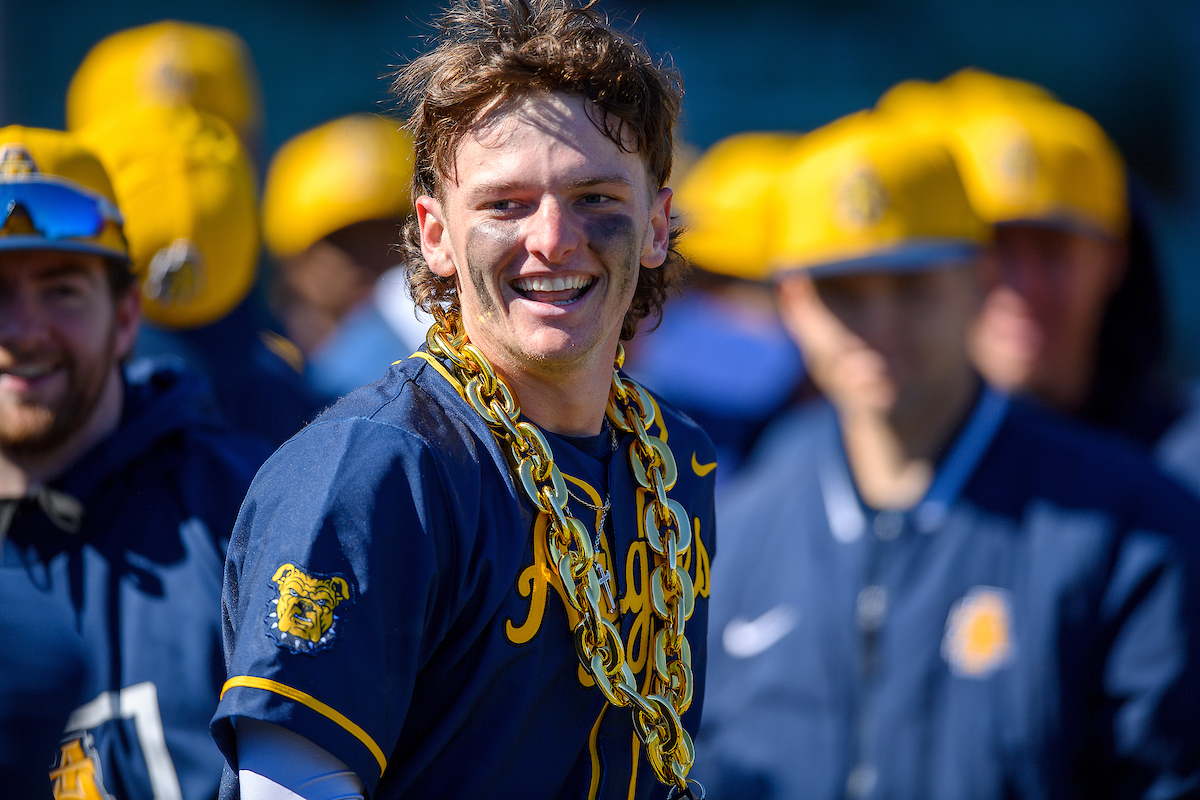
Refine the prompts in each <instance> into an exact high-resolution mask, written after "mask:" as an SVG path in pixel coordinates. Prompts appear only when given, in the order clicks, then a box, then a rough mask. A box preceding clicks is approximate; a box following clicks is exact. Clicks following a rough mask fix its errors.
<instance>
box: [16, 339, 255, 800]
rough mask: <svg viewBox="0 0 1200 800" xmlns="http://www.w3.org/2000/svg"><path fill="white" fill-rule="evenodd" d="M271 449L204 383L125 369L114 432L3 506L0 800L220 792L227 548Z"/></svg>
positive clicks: (192, 796)
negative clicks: (225, 418)
mask: <svg viewBox="0 0 1200 800" xmlns="http://www.w3.org/2000/svg"><path fill="white" fill-rule="evenodd" d="M269 452H270V451H269V448H268V447H267V445H266V444H265V443H262V442H259V441H258V440H257V439H251V438H248V437H245V436H243V435H241V434H235V433H233V432H230V431H228V430H227V429H226V428H225V427H224V426H223V425H221V424H220V423H218V422H217V421H216V418H215V416H214V415H213V412H212V401H211V399H210V397H209V395H208V394H207V389H206V388H205V387H204V386H203V385H202V384H201V382H200V379H199V378H198V377H196V376H194V375H191V374H189V373H186V372H181V371H177V370H175V369H169V368H157V369H154V370H151V367H150V365H149V364H148V362H144V361H143V362H135V363H134V364H133V365H132V366H131V367H129V368H127V370H126V384H125V402H124V406H123V412H122V419H121V421H120V424H119V426H118V428H117V429H116V430H115V431H114V432H113V433H112V434H111V435H110V436H109V437H108V438H107V439H106V440H105V441H103V442H101V443H100V444H99V445H97V446H96V447H95V448H93V449H92V450H91V451H90V452H89V453H87V454H86V455H85V456H84V457H83V458H82V459H80V460H79V461H78V462H77V463H76V464H75V465H74V466H72V467H71V469H70V470H69V471H68V472H67V473H66V474H64V475H63V476H61V477H60V478H58V479H56V480H54V481H52V482H51V484H50V485H49V487H48V488H47V490H45V491H42V492H39V493H38V494H37V495H36V496H35V497H31V498H27V499H23V500H5V501H2V502H0V505H2V506H3V509H4V513H5V515H6V517H7V519H8V525H7V535H6V537H5V539H4V544H3V564H2V566H0V570H2V574H0V607H3V609H4V610H3V612H2V613H0V636H2V638H3V640H4V658H3V659H2V660H0V795H3V796H4V797H13V798H23V800H24V799H26V798H28V799H30V800H40V798H50V797H54V798H62V799H64V800H65V798H106V799H108V798H111V799H112V800H142V799H143V798H145V799H147V800H148V799H149V798H157V799H158V800H204V799H205V798H213V797H215V796H216V794H217V789H218V784H219V782H220V776H221V765H222V761H223V760H222V758H221V754H220V752H219V751H218V750H217V748H216V746H215V744H214V743H213V742H212V741H211V738H210V737H209V735H208V720H209V719H210V718H211V716H212V713H213V711H214V710H215V709H216V706H217V699H218V694H219V691H220V688H221V684H222V682H223V679H224V670H223V669H222V661H221V605H220V596H221V575H222V565H223V563H224V552H225V545H226V541H227V540H228V535H229V531H230V530H232V528H233V522H234V520H235V519H236V517H237V510H238V506H239V505H240V504H241V500H242V497H243V496H244V494H245V491H246V488H247V487H248V486H249V485H250V480H251V478H252V477H253V476H254V472H255V470H256V469H257V468H258V466H259V465H260V464H261V463H262V461H263V460H264V459H265V458H266V457H267V455H268V453H269ZM80 505H81V506H82V518H80V517H79V516H78V514H77V512H78V511H79V506H80ZM80 522H81V524H80Z"/></svg>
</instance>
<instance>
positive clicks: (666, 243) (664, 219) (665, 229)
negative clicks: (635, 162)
mask: <svg viewBox="0 0 1200 800" xmlns="http://www.w3.org/2000/svg"><path fill="white" fill-rule="evenodd" d="M670 249H671V190H670V189H668V188H666V187H664V188H662V189H659V190H658V194H657V195H656V196H655V198H654V201H653V202H652V203H651V204H650V235H649V236H647V237H646V243H645V244H644V245H643V246H642V261H641V263H642V266H643V267H645V268H647V269H655V268H656V267H661V266H662V265H663V264H664V263H665V262H666V260H667V253H668V252H669V251H670Z"/></svg>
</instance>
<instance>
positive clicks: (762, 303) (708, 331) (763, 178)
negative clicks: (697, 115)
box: [627, 132, 804, 482]
mask: <svg viewBox="0 0 1200 800" xmlns="http://www.w3.org/2000/svg"><path fill="white" fill-rule="evenodd" d="M796 139H797V137H796V135H794V134H785V133H758V132H754V133H742V134H737V135H735V136H731V137H729V138H727V139H724V140H722V141H720V142H718V143H717V144H715V145H713V146H712V147H711V148H710V149H709V150H708V151H706V152H705V153H704V154H703V155H702V156H701V157H700V159H699V160H698V161H697V162H696V163H695V164H694V165H693V166H692V168H691V169H690V170H688V171H687V172H686V174H685V175H684V177H683V178H682V180H681V181H680V182H679V183H678V184H677V186H678V188H677V190H676V192H675V197H674V208H675V210H676V213H677V215H678V217H679V220H680V222H681V224H682V225H683V228H684V236H683V238H682V240H681V242H680V249H681V251H682V252H683V253H684V255H685V256H687V258H688V261H689V263H690V264H691V265H692V273H691V276H690V278H689V282H688V285H687V287H686V288H685V289H684V291H683V293H682V295H681V296H679V297H678V298H675V299H673V300H671V301H670V302H669V303H668V306H667V307H668V308H669V309H670V311H669V313H666V314H664V315H663V322H662V324H661V325H660V326H659V327H658V328H657V329H655V330H654V331H652V332H649V333H646V334H643V335H642V336H640V337H638V338H637V339H636V340H634V342H633V344H632V346H631V348H630V355H629V360H628V366H627V369H628V371H629V373H630V375H632V376H633V377H634V378H636V379H637V380H639V381H641V382H642V383H644V384H645V385H647V386H650V387H652V388H654V389H656V390H658V391H660V392H661V393H662V395H663V396H664V397H665V398H666V399H667V400H669V401H670V402H671V403H672V404H674V405H675V406H676V407H677V408H679V409H680V410H682V411H683V412H685V413H686V414H687V415H688V416H690V417H691V418H692V419H694V420H695V421H696V422H698V423H700V426H701V427H703V428H704V430H705V432H706V433H708V435H709V436H710V437H712V440H713V443H714V444H715V445H716V447H717V474H718V478H719V479H720V480H721V481H722V482H723V481H724V480H725V479H726V478H729V477H730V476H732V475H733V474H734V473H735V472H736V471H737V469H738V467H739V465H740V464H741V461H742V459H743V458H744V457H745V455H746V453H748V452H749V450H750V448H751V446H752V445H753V444H754V441H755V439H756V438H757V436H758V434H759V433H760V432H761V431H762V429H763V427H764V426H765V425H766V423H767V422H768V420H770V419H771V418H772V417H773V416H774V415H775V414H776V413H778V412H779V411H780V410H781V409H782V408H783V407H784V406H785V405H787V404H788V403H789V402H790V401H791V400H792V399H793V395H794V394H795V392H796V390H797V388H798V386H799V385H800V383H801V381H802V378H803V375H804V368H803V365H802V363H801V361H800V354H799V352H798V351H797V350H796V345H795V344H794V343H793V342H792V340H791V337H790V336H788V334H787V331H786V330H785V329H784V327H783V324H782V323H781V322H780V320H779V313H778V311H777V309H776V307H775V298H774V296H773V293H772V290H771V286H770V283H769V282H768V270H767V243H768V240H769V238H770V236H771V229H770V226H771V221H772V220H773V218H774V215H772V214H771V213H769V209H768V207H767V206H768V203H769V202H771V195H770V192H769V189H770V187H771V186H772V182H773V181H774V179H775V177H776V175H777V172H778V169H779V166H780V164H781V163H783V161H784V159H785V158H786V156H787V154H788V152H789V151H790V150H791V148H792V147H793V146H794V145H795V142H796Z"/></svg>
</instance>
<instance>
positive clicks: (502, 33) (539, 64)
mask: <svg viewBox="0 0 1200 800" xmlns="http://www.w3.org/2000/svg"><path fill="white" fill-rule="evenodd" d="M594 6H595V0H592V2H589V3H587V4H586V5H583V6H578V5H576V4H574V3H573V2H571V0H456V1H455V2H454V4H453V5H452V6H451V7H450V8H449V9H448V10H447V11H446V12H445V13H444V15H443V16H442V18H441V20H440V23H439V26H438V27H439V32H438V35H437V37H436V39H437V44H436V45H435V46H434V47H433V49H431V50H430V51H429V52H427V53H425V54H424V55H423V56H420V57H419V58H417V59H415V60H413V61H411V62H410V63H408V64H407V65H406V66H404V67H403V68H401V69H400V70H399V72H397V73H396V75H395V79H394V82H393V84H392V91H393V93H394V94H395V96H396V98H397V99H398V100H399V101H400V103H401V104H402V105H403V106H407V107H409V108H410V112H409V116H408V127H409V129H410V130H411V131H412V135H413V142H414V147H413V160H414V164H415V169H414V170H413V196H414V198H415V197H417V196H420V195H429V196H432V197H436V198H438V199H439V200H443V199H444V195H443V188H444V181H445V180H446V179H447V178H448V177H449V176H450V175H451V173H452V172H453V169H454V159H455V155H456V153H457V151H458V145H459V143H460V142H461V141H462V138H463V137H464V136H465V135H467V134H468V133H469V132H470V131H471V130H472V128H473V127H474V126H475V125H476V124H478V123H479V122H480V121H481V120H482V119H483V118H484V117H486V116H487V115H488V114H489V113H491V112H492V111H494V110H495V109H496V108H498V107H505V106H508V105H509V104H511V103H514V102H516V101H518V100H520V99H521V98H523V97H527V96H529V95H534V94H543V93H545V94H548V93H553V92H562V93H566V94H571V95H576V96H579V97H582V98H585V99H586V100H589V101H590V102H591V103H592V104H594V105H595V107H596V108H597V109H598V110H599V111H600V113H599V114H596V115H594V116H593V117H592V122H593V124H594V125H596V128H597V130H599V131H600V132H601V133H603V134H604V135H605V136H607V137H608V138H609V139H611V140H612V141H613V142H614V143H615V144H616V145H617V147H619V148H621V150H622V151H625V152H636V153H639V154H640V155H641V157H642V160H643V161H644V163H645V165H646V171H647V174H648V175H649V177H650V182H651V183H652V184H654V185H655V190H658V189H661V188H662V187H663V186H665V185H666V182H667V179H668V178H669V177H670V174H671V160H672V149H673V143H674V127H675V121H676V119H677V117H678V116H679V110H680V99H681V96H682V87H681V82H680V79H679V75H678V73H676V72H675V71H674V70H673V69H671V68H669V67H667V66H665V65H664V64H662V63H660V62H656V61H655V60H654V59H652V58H651V57H650V55H649V54H648V53H647V52H646V50H645V49H644V48H643V46H642V45H641V44H640V43H638V42H636V41H634V40H633V39H632V38H631V37H630V36H629V35H627V34H625V33H622V32H620V31H618V30H616V29H615V28H614V27H613V26H612V25H611V24H610V23H609V22H608V20H607V19H606V18H605V17H604V16H603V15H601V14H600V13H599V12H598V11H597V10H596V9H595V7H594ZM630 142H632V143H633V145H632V147H631V146H630ZM679 234H680V230H679V228H678V227H677V226H675V225H672V228H671V239H670V249H669V252H668V255H667V260H666V262H665V263H664V264H663V265H662V266H661V267H660V268H658V269H642V270H639V271H638V282H637V289H636V290H635V292H634V297H633V302H632V304H631V305H630V307H629V310H628V311H627V312H626V314H625V319H624V322H623V324H622V326H621V338H622V339H626V340H628V339H631V338H633V336H634V334H635V333H637V327H638V323H639V322H641V320H642V319H644V318H646V317H647V316H653V317H654V318H655V324H656V325H657V321H658V320H659V319H661V316H662V305H663V303H664V302H665V301H666V298H667V294H668V292H670V291H671V290H672V289H674V288H676V287H677V286H678V285H679V284H680V283H682V281H683V279H684V277H685V276H686V270H687V265H686V262H685V261H684V259H683V257H682V256H681V255H680V254H679V252H678V251H677V250H676V246H675V245H676V241H677V239H678V237H679ZM420 235H421V234H420V227H419V225H418V223H417V220H416V218H415V217H414V218H411V219H410V220H409V222H408V223H407V224H406V226H405V228H404V239H403V242H402V244H401V247H402V248H403V251H404V256H405V261H406V270H407V274H408V284H409V291H410V292H411V294H412V297H413V300H414V301H415V302H416V304H417V306H418V307H420V308H422V309H424V310H425V311H431V310H432V308H433V306H434V305H442V306H445V307H447V308H450V309H456V308H457V307H458V294H457V288H456V283H455V280H454V279H453V278H443V277H441V276H439V275H436V274H435V273H434V272H433V271H432V270H431V269H430V268H429V265H428V264H426V263H425V257H424V255H422V253H421V238H420Z"/></svg>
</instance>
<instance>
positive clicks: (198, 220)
mask: <svg viewBox="0 0 1200 800" xmlns="http://www.w3.org/2000/svg"><path fill="white" fill-rule="evenodd" d="M78 134H79V137H80V138H81V140H83V142H84V143H85V144H87V145H88V146H90V147H91V148H92V149H93V150H94V151H95V152H96V153H97V154H98V155H99V157H100V159H101V161H102V162H103V163H104V165H105V167H106V168H107V169H108V172H109V174H110V175H111V177H112V182H113V189H114V190H115V191H116V193H117V200H118V203H119V204H120V206H121V209H122V211H123V212H124V214H125V231H126V235H127V236H128V239H129V248H130V256H131V258H132V260H133V268H134V271H135V272H136V273H137V274H138V276H139V277H140V278H141V286H142V305H143V308H144V311H145V316H146V318H147V324H146V325H145V326H144V330H143V334H142V336H141V337H140V338H139V342H138V346H137V351H136V353H137V354H138V355H155V356H163V355H173V356H176V357H179V358H182V359H183V360H184V361H186V362H187V363H188V364H191V365H192V366H193V367H195V368H196V369H198V370H199V371H201V372H202V373H203V374H204V375H205V376H207V378H208V380H209V381H210V383H211V384H212V386H213V389H214V391H215V394H216V397H217V401H218V403H219V405H220V408H221V411H222V412H223V413H224V415H225V416H226V417H227V419H228V420H229V422H230V423H231V424H233V425H234V426H235V427H238V428H241V429H243V430H247V431H251V432H253V433H256V434H258V435H260V436H262V437H264V438H266V439H268V440H269V441H271V442H273V443H275V444H280V443H282V442H283V441H284V440H286V439H287V438H288V437H290V436H291V435H292V434H293V433H295V432H296V431H297V430H299V429H300V427H301V426H302V425H304V423H305V422H307V421H308V420H309V419H311V418H312V417H313V416H315V415H316V413H317V411H318V406H319V402H318V399H317V397H316V395H315V394H314V393H313V392H311V391H309V389H308V388H307V386H306V385H305V383H304V380H303V376H302V374H301V370H302V368H303V367H302V365H303V358H302V356H301V355H300V353H299V352H298V351H297V350H296V348H295V347H294V346H293V345H292V344H291V343H290V342H289V341H287V339H285V338H284V337H283V336H281V335H279V334H276V333H274V332H272V331H270V330H264V329H263V328H261V327H259V326H258V325H257V324H256V320H255V319H254V314H253V312H252V310H251V307H250V306H251V302H252V301H251V299H250V294H251V291H252V289H253V287H254V282H255V277H256V272H257V265H258V256H259V233H258V206H257V202H256V199H255V187H254V178H253V172H252V169H251V166H250V162H249V160H248V158H247V156H246V154H245V151H244V149H243V147H242V145H241V143H240V141H239V139H238V137H237V136H236V135H235V134H234V132H233V130H232V129H231V128H230V127H229V126H228V125H227V124H226V123H225V122H223V121H222V120H221V119H220V118H218V117H215V116H213V115H211V114H207V113H204V112H202V111H199V110H198V109H195V108H193V107H191V106H187V105H176V106H143V107H140V108H132V109H130V110H128V111H126V112H125V113H123V114H120V115H113V116H110V117H107V118H105V119H103V120H100V121H98V122H96V123H94V124H92V125H89V126H88V127H86V128H84V129H82V130H80V131H79V132H78Z"/></svg>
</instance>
